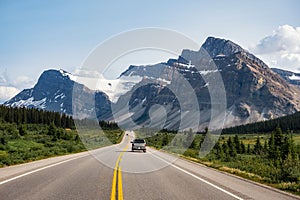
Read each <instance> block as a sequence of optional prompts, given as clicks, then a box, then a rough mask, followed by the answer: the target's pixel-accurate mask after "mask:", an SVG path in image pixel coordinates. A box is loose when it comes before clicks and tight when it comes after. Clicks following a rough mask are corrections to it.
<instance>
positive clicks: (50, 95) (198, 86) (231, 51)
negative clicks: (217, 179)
mask: <svg viewBox="0 0 300 200" xmlns="http://www.w3.org/2000/svg"><path fill="white" fill-rule="evenodd" d="M205 53H206V54H208V55H209V56H210V59H209V60H206V59H205V58H206V57H204V56H203V55H204V54H205ZM211 61H213V63H214V64H215V66H216V67H217V68H215V69H213V68H211V66H209V65H210V64H208V65H207V63H211ZM195 63H197V66H195V65H194V64H195ZM197 67H198V68H197ZM214 73H220V75H221V77H222V78H223V82H224V87H225V91H226V102H227V105H226V108H227V112H226V120H225V126H233V125H238V124H244V123H248V122H256V121H261V120H268V119H273V118H277V117H280V116H284V115H289V114H292V113H294V112H296V111H300V95H299V94H300V88H299V86H300V74H296V73H293V72H289V71H284V70H280V69H270V68H269V67H268V66H267V65H266V64H265V63H264V62H263V61H261V60H260V59H258V58H257V57H255V56H254V55H253V54H251V53H249V52H247V51H246V50H244V49H243V48H242V47H240V46H239V45H237V44H235V43H233V42H231V41H229V40H224V39H219V38H214V37H209V38H207V40H206V41H205V43H204V44H203V45H202V47H201V49H200V50H199V51H192V50H183V51H182V54H181V55H180V56H179V57H178V59H169V60H168V61H167V62H164V63H158V64H155V65H146V66H133V65H131V66H129V68H128V69H127V70H125V71H124V72H123V73H122V74H121V75H120V77H119V83H121V84H119V85H121V86H122V87H121V88H117V89H115V91H118V94H111V91H110V90H109V88H110V87H115V85H114V84H115V82H105V84H103V85H104V86H105V87H104V86H103V87H102V88H103V89H102V91H98V90H91V89H89V88H88V87H86V86H84V85H83V84H81V83H78V82H76V80H75V79H73V78H72V77H73V76H72V75H71V74H70V73H67V72H65V71H63V70H48V71H45V72H43V73H42V75H41V76H40V78H39V80H38V82H37V84H36V85H35V86H34V87H33V88H31V89H26V90H23V91H22V92H20V93H19V94H18V95H16V96H15V97H13V98H12V99H10V100H9V101H7V102H5V103H4V104H5V105H7V106H26V107H35V108H40V109H46V110H53V111H58V112H64V113H67V114H73V111H74V109H76V112H77V113H80V116H79V117H89V116H93V115H96V116H97V117H98V118H99V119H106V120H114V117H116V116H117V117H118V118H122V120H120V119H118V120H119V121H120V123H121V124H122V123H123V124H126V123H130V122H132V121H133V122H134V123H135V124H139V125H142V126H147V125H150V124H152V125H153V123H157V126H160V123H162V121H161V120H159V119H160V117H158V118H157V119H158V120H157V122H155V119H151V116H150V115H151V114H149V113H150V112H153V111H154V112H155V109H154V110H153V107H155V106H156V107H157V109H156V110H159V109H161V108H160V106H163V107H164V109H165V111H166V116H165V117H166V120H165V122H164V124H165V125H163V127H164V128H172V129H178V128H179V124H180V120H181V117H180V115H184V116H190V117H191V118H190V119H189V120H190V121H191V120H192V119H193V114H192V112H187V113H181V111H182V108H181V107H182V106H184V107H189V106H190V107H191V108H192V107H193V105H189V101H186V102H180V100H179V99H178V98H177V97H176V95H175V93H176V92H180V93H181V94H184V95H185V94H186V95H187V97H188V96H189V91H187V90H184V88H181V87H180V86H178V87H177V88H173V91H172V90H171V89H170V87H168V86H170V85H172V84H173V85H174V84H176V83H177V82H179V79H180V77H184V78H185V80H187V81H188V83H189V84H190V86H191V87H192V88H193V91H194V92H195V94H196V98H197V101H198V104H199V109H200V111H201V117H200V119H199V120H200V124H201V125H203V126H205V125H206V124H207V122H208V121H209V120H210V116H211V108H212V106H211V96H210V92H209V90H208V85H209V84H210V83H207V82H205V81H204V80H205V79H206V77H209V76H212V75H213V74H214ZM133 79H134V80H133ZM137 80H138V81H137ZM105 88H106V89H105ZM107 88H108V89H107ZM74 90H76V94H80V95H78V96H79V97H78V98H77V97H76V98H73V99H72V94H74ZM120 91H121V92H120ZM91 99H92V100H93V101H95V104H93V103H91V101H90V100H91ZM72 101H76V102H75V103H74V102H73V104H72ZM93 101H92V102H93ZM72 105H73V107H72ZM74 105H75V107H74ZM126 105H128V106H129V113H130V116H126V112H127V113H128V110H127V111H122V109H123V108H124V107H125V106H126ZM159 105H160V106H159ZM72 109H73V110H72ZM112 109H113V110H112ZM116 111H117V114H115V112H116ZM112 113H114V116H113V115H112ZM159 113H162V112H159ZM161 117H162V116H161ZM189 120H187V121H189ZM188 127H189V123H186V125H185V127H184V128H188Z"/></svg>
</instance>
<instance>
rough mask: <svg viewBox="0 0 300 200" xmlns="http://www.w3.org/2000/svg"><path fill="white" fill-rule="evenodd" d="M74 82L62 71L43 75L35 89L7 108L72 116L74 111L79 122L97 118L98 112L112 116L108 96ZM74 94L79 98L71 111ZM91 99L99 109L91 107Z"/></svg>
mask: <svg viewBox="0 0 300 200" xmlns="http://www.w3.org/2000/svg"><path fill="white" fill-rule="evenodd" d="M71 78H72V76H71V74H69V73H67V72H65V71H63V70H47V71H44V72H43V73H42V75H41V76H40V78H39V80H38V82H37V84H36V85H35V86H34V87H33V88H31V89H25V90H23V91H22V92H20V93H19V94H18V95H16V96H15V97H14V98H12V99H11V100H9V101H7V102H5V103H4V105H6V106H12V107H15V106H18V107H23V106H24V107H29V108H30V107H33V108H39V109H45V110H50V111H57V112H61V113H66V114H70V115H71V114H73V109H74V108H75V109H76V113H77V115H78V117H79V118H81V117H85V116H91V115H95V112H97V115H98V116H105V117H108V116H110V114H109V113H110V101H109V99H108V97H107V95H106V94H104V93H103V92H99V91H97V92H95V91H92V90H90V89H88V88H87V87H85V86H84V85H82V84H79V83H77V82H75V81H74V80H71ZM73 94H76V95H77V97H76V102H74V105H73V107H72V101H73V99H72V98H73ZM91 99H95V102H97V103H96V106H94V105H92V102H91V101H90V100H91ZM95 107H96V108H97V109H95Z"/></svg>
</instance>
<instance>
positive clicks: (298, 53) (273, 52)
mask: <svg viewBox="0 0 300 200" xmlns="http://www.w3.org/2000/svg"><path fill="white" fill-rule="evenodd" d="M250 49H251V50H252V51H253V52H254V53H256V54H258V55H259V56H260V57H261V58H262V59H263V60H264V61H265V62H267V63H268V64H269V65H270V66H271V67H278V68H283V69H287V70H292V71H298V72H299V71H300V27H293V26H290V25H283V26H279V27H278V28H277V29H276V30H274V31H273V33H272V34H271V35H269V36H266V37H264V38H263V39H261V40H260V41H259V43H258V44H256V45H254V46H252V47H250Z"/></svg>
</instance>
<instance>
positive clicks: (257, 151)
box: [253, 136, 263, 155]
mask: <svg viewBox="0 0 300 200" xmlns="http://www.w3.org/2000/svg"><path fill="white" fill-rule="evenodd" d="M262 149H263V147H262V145H261V143H260V138H259V136H257V138H256V142H255V145H254V149H253V151H254V153H255V154H257V155H260V154H261V153H262Z"/></svg>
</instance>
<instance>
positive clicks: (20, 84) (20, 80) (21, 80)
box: [10, 76, 34, 89]
mask: <svg viewBox="0 0 300 200" xmlns="http://www.w3.org/2000/svg"><path fill="white" fill-rule="evenodd" d="M10 85H13V86H15V87H17V88H19V89H24V88H31V87H33V85H34V81H33V80H32V79H31V78H29V77H28V76H18V77H16V78H14V79H13V80H11V81H10Z"/></svg>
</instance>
